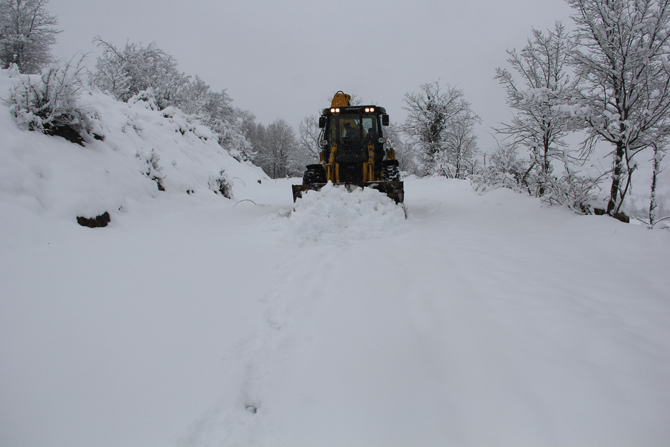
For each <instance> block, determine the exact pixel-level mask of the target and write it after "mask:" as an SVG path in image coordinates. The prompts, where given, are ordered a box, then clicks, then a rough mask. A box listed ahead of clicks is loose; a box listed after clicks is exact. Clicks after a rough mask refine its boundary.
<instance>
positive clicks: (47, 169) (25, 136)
mask: <svg viewBox="0 0 670 447" xmlns="http://www.w3.org/2000/svg"><path fill="white" fill-rule="evenodd" d="M10 73H11V72H10V71H8V70H0V99H6V98H7V96H8V91H9V88H10V87H11V86H12V85H13V83H15V82H16V81H17V79H16V78H12V77H11V76H10ZM80 102H81V103H82V104H86V106H88V107H93V108H95V110H97V112H98V113H99V115H100V117H101V121H102V124H103V132H104V135H105V139H104V141H92V142H89V143H87V144H86V147H82V146H80V145H77V144H73V143H70V142H68V141H66V140H64V139H62V138H58V137H49V136H45V135H42V134H39V133H37V132H27V131H22V130H20V129H19V128H18V127H17V126H16V124H15V123H14V121H13V119H12V117H11V116H10V114H9V112H8V108H7V107H6V105H5V104H4V103H3V102H0V133H1V134H2V143H0V144H1V146H0V200H2V201H3V202H11V203H14V204H15V203H21V204H22V205H23V206H24V207H26V208H28V209H31V210H34V211H37V212H40V213H46V214H48V215H50V216H51V215H53V216H57V217H58V218H60V219H65V220H72V221H74V220H75V218H76V217H77V216H83V217H95V216H97V215H100V214H102V213H104V212H109V213H110V215H111V218H112V223H114V222H115V221H116V220H117V218H118V217H120V216H122V215H123V214H124V213H126V212H129V211H131V210H132V209H133V207H134V206H135V205H136V203H138V202H140V203H144V204H150V203H153V202H155V201H156V200H165V199H166V198H167V197H171V198H173V197H174V196H186V195H187V194H188V193H192V194H191V195H192V196H193V197H192V198H191V202H198V201H203V200H204V201H222V197H221V196H219V197H216V195H215V193H214V191H215V190H216V189H218V188H217V179H220V178H223V179H224V180H225V181H226V183H228V184H229V185H230V186H231V187H232V194H233V198H238V197H239V198H240V199H243V198H249V197H252V196H253V195H254V191H255V190H256V189H257V187H258V186H259V185H258V181H259V180H263V179H267V177H266V176H265V174H264V173H263V172H262V171H261V170H260V169H259V168H257V167H254V166H252V165H246V164H241V163H239V162H237V161H236V160H234V159H233V158H232V157H231V156H230V155H229V154H228V153H227V152H226V151H225V150H223V149H222V148H221V147H220V146H219V145H218V144H217V143H216V141H215V139H214V138H213V135H212V132H211V131H210V130H209V129H208V128H206V127H203V126H201V125H198V124H197V123H195V122H193V123H192V122H189V120H187V118H186V117H185V116H184V115H183V114H182V113H181V112H179V111H177V110H174V109H167V110H165V111H162V112H159V111H154V110H151V109H150V108H148V106H147V103H145V102H139V103H137V104H125V103H120V102H118V101H115V100H114V99H113V98H111V97H110V96H107V95H105V94H102V93H94V92H85V93H84V94H83V95H82V97H81V98H80ZM152 164H153V166H152ZM222 171H223V174H221V173H222ZM156 177H160V178H162V180H161V183H162V185H161V186H162V187H163V188H164V189H165V191H164V192H161V191H159V190H158V184H157V181H156V180H152V178H156ZM196 197H198V198H196ZM168 200H171V199H168ZM223 200H225V199H223ZM238 200H239V199H238ZM233 204H234V203H233ZM231 206H232V204H231Z"/></svg>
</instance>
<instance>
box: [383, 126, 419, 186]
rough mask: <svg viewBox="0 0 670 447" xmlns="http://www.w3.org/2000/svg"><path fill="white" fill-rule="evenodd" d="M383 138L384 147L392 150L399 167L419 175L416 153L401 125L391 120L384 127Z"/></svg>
mask: <svg viewBox="0 0 670 447" xmlns="http://www.w3.org/2000/svg"><path fill="white" fill-rule="evenodd" d="M384 138H386V147H387V148H392V149H393V150H394V152H395V157H396V159H397V160H398V162H399V163H400V169H401V170H402V171H404V172H406V173H408V174H413V175H420V174H421V172H420V170H419V163H418V161H417V154H416V152H415V151H414V147H413V146H412V144H410V142H409V141H408V140H407V137H406V136H405V135H404V133H403V132H402V129H401V126H400V125H399V124H397V123H394V122H391V123H390V125H389V126H388V127H386V128H385V129H384Z"/></svg>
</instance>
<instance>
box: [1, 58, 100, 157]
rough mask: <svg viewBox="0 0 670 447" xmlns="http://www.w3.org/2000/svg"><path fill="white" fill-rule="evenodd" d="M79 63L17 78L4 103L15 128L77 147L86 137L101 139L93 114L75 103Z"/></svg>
mask: <svg viewBox="0 0 670 447" xmlns="http://www.w3.org/2000/svg"><path fill="white" fill-rule="evenodd" d="M82 61H83V58H82V59H80V60H79V61H78V62H77V63H76V64H73V63H72V61H69V62H65V63H64V62H58V63H56V64H53V65H51V66H50V67H48V68H47V69H45V70H44V72H43V73H42V75H41V76H26V75H20V76H19V80H20V81H19V83H18V84H17V85H15V86H14V87H12V88H11V90H10V94H9V99H7V101H5V102H6V104H7V105H8V106H9V108H10V112H11V114H12V116H13V117H14V119H15V121H16V123H17V124H18V125H19V127H21V128H24V129H26V130H30V131H36V132H42V133H45V134H47V135H56V136H61V137H63V138H65V139H67V140H69V141H72V142H74V143H78V144H82V142H83V141H84V140H85V138H87V137H92V138H96V139H102V138H103V132H102V125H101V123H100V121H99V117H98V114H97V112H96V111H95V109H93V107H91V106H86V105H82V104H81V103H80V101H79V96H80V92H81V89H82V80H81V72H82V70H83V68H84V67H83V65H82Z"/></svg>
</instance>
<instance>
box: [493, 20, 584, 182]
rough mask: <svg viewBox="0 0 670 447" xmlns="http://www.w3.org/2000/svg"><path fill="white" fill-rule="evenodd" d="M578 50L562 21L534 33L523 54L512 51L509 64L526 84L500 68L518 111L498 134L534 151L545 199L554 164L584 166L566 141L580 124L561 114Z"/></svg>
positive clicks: (572, 83) (498, 72)
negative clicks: (571, 63) (574, 53)
mask: <svg viewBox="0 0 670 447" xmlns="http://www.w3.org/2000/svg"><path fill="white" fill-rule="evenodd" d="M574 46H575V43H574V40H573V39H571V38H570V37H569V36H568V35H567V33H566V31H565V27H564V26H563V25H562V24H561V23H560V22H557V23H556V25H555V27H554V30H553V31H549V32H548V33H547V34H544V33H543V32H542V31H538V30H536V29H533V38H532V40H531V39H528V43H527V44H526V46H525V47H524V48H523V49H522V50H521V52H520V53H517V51H516V50H511V51H508V52H507V53H508V55H509V59H507V61H508V62H509V64H510V65H511V66H512V69H513V70H514V72H516V75H517V76H518V77H520V79H521V80H520V81H517V80H516V79H515V78H514V76H513V75H512V73H510V72H509V71H508V70H507V69H503V68H497V69H496V79H498V80H499V81H500V84H501V85H502V86H503V87H504V88H505V92H506V94H507V104H508V105H509V106H510V107H511V108H512V109H514V117H513V118H512V122H511V123H510V124H503V125H502V127H500V128H499V129H496V132H498V133H499V134H502V135H506V136H507V137H509V139H511V141H510V143H511V144H513V145H520V146H522V147H525V148H527V149H528V150H529V151H530V153H531V154H532V160H533V161H532V163H533V166H532V168H533V169H534V170H535V171H536V172H537V177H538V183H539V187H538V188H537V191H536V192H537V194H538V195H543V194H544V192H545V184H546V183H547V182H551V180H552V179H551V178H550V174H551V173H552V170H553V167H552V165H551V162H552V160H560V161H570V160H572V161H579V157H578V156H577V154H576V153H574V151H569V150H568V148H567V145H566V144H565V142H564V141H563V139H564V138H565V137H566V136H567V135H568V134H570V133H572V132H573V131H574V130H575V128H576V127H577V126H578V123H579V122H581V121H578V120H577V119H575V118H574V117H571V116H570V115H569V114H566V113H565V112H564V111H563V110H562V104H563V103H564V102H565V100H566V97H567V96H568V95H569V94H570V93H571V92H572V91H573V90H574V87H575V85H576V82H575V81H574V80H572V79H571V78H570V77H569V75H568V74H567V67H568V63H569V58H570V54H571V52H572V51H573V49H574Z"/></svg>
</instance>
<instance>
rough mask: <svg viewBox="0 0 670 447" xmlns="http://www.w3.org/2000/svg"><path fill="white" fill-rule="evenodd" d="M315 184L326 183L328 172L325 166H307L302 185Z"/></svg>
mask: <svg viewBox="0 0 670 447" xmlns="http://www.w3.org/2000/svg"><path fill="white" fill-rule="evenodd" d="M314 183H326V170H325V169H324V167H323V165H320V164H314V165H307V170H306V171H305V173H304V174H303V176H302V184H303V185H313V184H314Z"/></svg>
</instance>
